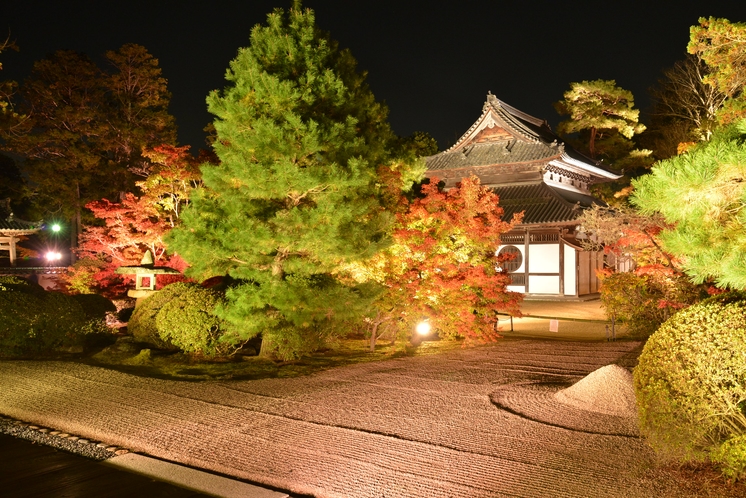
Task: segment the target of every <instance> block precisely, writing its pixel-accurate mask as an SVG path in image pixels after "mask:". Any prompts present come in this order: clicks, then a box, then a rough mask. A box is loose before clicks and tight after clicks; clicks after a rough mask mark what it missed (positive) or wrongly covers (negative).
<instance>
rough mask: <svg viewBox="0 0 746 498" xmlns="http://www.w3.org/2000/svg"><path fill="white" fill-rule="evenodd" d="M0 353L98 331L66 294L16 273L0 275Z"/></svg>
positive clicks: (42, 348)
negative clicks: (10, 275) (14, 274)
mask: <svg viewBox="0 0 746 498" xmlns="http://www.w3.org/2000/svg"><path fill="white" fill-rule="evenodd" d="M0 317H2V320H0V353H2V354H4V355H10V356H13V355H19V354H36V353H44V352H49V351H51V350H54V349H56V348H59V347H62V346H70V345H75V344H79V343H81V342H82V338H83V336H85V335H86V334H89V333H92V332H99V331H101V325H102V323H98V322H95V323H94V322H93V321H91V320H89V319H88V317H87V316H86V314H85V313H84V312H83V309H82V308H81V306H80V305H79V304H78V303H77V302H76V301H75V300H74V299H72V298H71V297H70V296H66V295H65V294H61V293H59V292H47V291H45V290H44V289H43V288H42V287H41V286H39V285H38V284H35V283H31V282H28V281H26V280H24V279H22V278H19V277H0Z"/></svg>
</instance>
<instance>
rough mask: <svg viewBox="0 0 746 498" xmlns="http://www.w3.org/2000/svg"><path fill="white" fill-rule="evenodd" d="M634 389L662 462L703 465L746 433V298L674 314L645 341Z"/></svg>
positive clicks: (722, 299) (718, 299)
mask: <svg viewBox="0 0 746 498" xmlns="http://www.w3.org/2000/svg"><path fill="white" fill-rule="evenodd" d="M634 383H635V391H636V394H637V404H638V410H639V414H640V426H641V430H642V433H643V434H644V435H645V436H646V437H647V438H648V440H649V442H650V443H651V445H652V446H653V447H654V448H655V449H656V450H657V451H659V452H660V453H661V454H662V455H664V456H667V457H671V458H675V459H678V460H681V461H686V460H704V459H706V458H707V457H708V455H709V454H710V452H712V451H713V450H714V449H716V448H718V447H720V445H721V444H722V443H723V442H724V441H726V440H728V439H730V438H731V437H735V436H739V435H742V434H744V433H746V412H745V411H744V408H745V400H746V295H744V294H742V293H730V294H723V295H720V296H715V297H712V298H709V299H706V300H704V301H702V302H701V303H699V304H695V305H693V306H690V307H689V308H686V309H684V310H682V311H679V312H678V313H676V314H675V315H674V316H673V317H671V318H670V319H669V320H668V321H666V322H665V323H664V324H663V325H662V326H661V327H660V328H659V329H658V330H657V331H656V332H655V333H654V334H653V335H652V336H651V337H650V339H649V340H648V342H647V343H646V345H645V348H644V349H643V352H642V354H641V355H640V358H639V364H638V366H637V368H635V371H634Z"/></svg>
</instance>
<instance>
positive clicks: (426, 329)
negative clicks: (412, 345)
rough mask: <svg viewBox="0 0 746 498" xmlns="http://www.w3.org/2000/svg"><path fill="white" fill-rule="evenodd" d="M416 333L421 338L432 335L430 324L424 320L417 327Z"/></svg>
mask: <svg viewBox="0 0 746 498" xmlns="http://www.w3.org/2000/svg"><path fill="white" fill-rule="evenodd" d="M415 331H416V332H417V333H418V334H420V335H421V336H426V335H428V334H429V333H430V322H429V321H428V320H422V321H421V322H420V323H418V324H417V326H416V327H415Z"/></svg>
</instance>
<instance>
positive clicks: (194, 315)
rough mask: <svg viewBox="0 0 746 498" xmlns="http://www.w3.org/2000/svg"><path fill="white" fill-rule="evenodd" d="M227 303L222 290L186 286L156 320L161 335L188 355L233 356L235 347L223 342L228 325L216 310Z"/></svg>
mask: <svg viewBox="0 0 746 498" xmlns="http://www.w3.org/2000/svg"><path fill="white" fill-rule="evenodd" d="M174 285H176V284H174ZM223 302H224V297H223V295H222V293H220V292H218V291H215V290H210V289H205V288H204V287H202V286H200V285H197V284H183V292H181V293H180V294H179V297H178V299H172V300H171V301H169V302H168V303H166V304H165V305H164V306H163V307H162V308H161V310H160V311H159V312H158V314H157V315H156V317H155V322H156V327H157V329H158V334H159V336H160V337H161V339H163V340H165V341H168V342H170V343H171V344H174V345H175V346H177V347H178V348H179V349H181V350H182V351H184V352H186V353H197V354H202V355H206V356H214V355H216V354H226V353H229V352H230V351H232V350H233V349H235V348H232V347H231V346H230V345H229V344H227V343H222V342H220V338H221V337H222V335H223V333H224V332H225V330H226V327H227V325H226V323H225V322H224V321H223V320H221V319H220V318H218V317H217V316H215V315H214V311H215V308H216V307H217V306H218V305H220V304H221V303H223Z"/></svg>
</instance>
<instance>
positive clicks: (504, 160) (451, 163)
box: [427, 140, 559, 170]
mask: <svg viewBox="0 0 746 498" xmlns="http://www.w3.org/2000/svg"><path fill="white" fill-rule="evenodd" d="M553 157H559V151H558V150H557V149H556V148H554V147H550V146H548V145H544V144H541V143H526V142H521V141H519V140H504V141H500V142H488V143H477V144H473V145H468V146H466V147H462V148H460V149H458V150H454V151H451V152H448V151H446V152H442V153H440V154H437V155H435V156H430V157H428V158H427V169H428V170H439V169H456V168H464V167H469V166H489V165H494V164H513V163H525V162H532V161H539V160H544V159H551V158H553Z"/></svg>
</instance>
